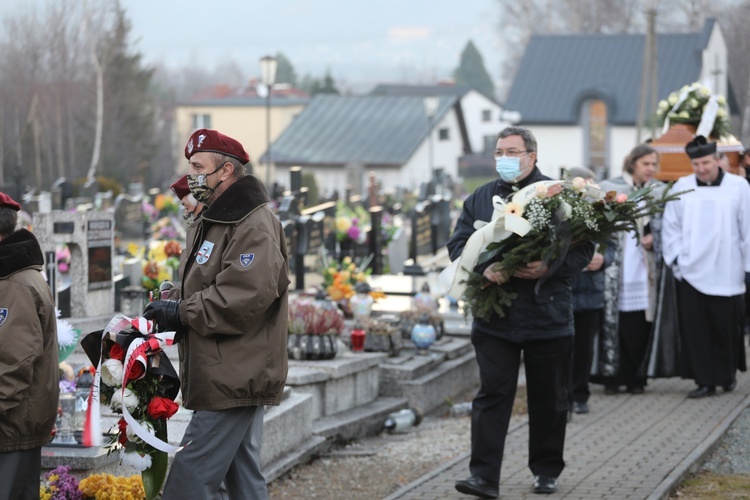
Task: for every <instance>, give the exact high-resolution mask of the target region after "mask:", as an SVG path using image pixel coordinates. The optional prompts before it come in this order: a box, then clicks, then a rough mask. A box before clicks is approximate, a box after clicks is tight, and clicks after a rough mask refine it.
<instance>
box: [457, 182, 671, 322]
mask: <svg viewBox="0 0 750 500" xmlns="http://www.w3.org/2000/svg"><path fill="white" fill-rule="evenodd" d="M668 188H669V186H667V188H666V189H664V190H663V191H662V193H661V194H659V195H654V193H652V191H653V186H650V187H647V188H643V189H638V190H636V191H634V192H632V193H630V194H629V195H626V194H622V193H621V194H617V192H615V191H609V192H606V193H605V192H603V191H602V190H601V189H599V188H598V187H597V186H595V185H589V184H587V183H586V181H585V180H584V179H583V178H580V177H576V178H575V179H573V180H572V181H541V182H536V183H534V184H532V185H530V186H527V187H526V188H524V189H522V190H521V191H519V192H517V193H516V194H515V195H514V196H513V198H512V201H510V202H508V203H502V204H501V206H499V207H498V204H497V203H496V209H495V215H494V216H493V220H495V219H497V218H499V217H501V216H502V217H504V218H506V219H508V220H506V221H505V225H506V227H507V226H509V225H510V223H511V222H513V221H515V222H514V223H516V224H518V223H521V225H522V226H523V230H518V231H515V232H514V231H502V232H500V233H495V234H496V237H495V239H493V241H491V242H490V243H489V244H487V245H486V246H485V247H484V248H483V249H482V251H481V252H480V253H479V255H478V258H476V262H474V261H473V260H470V261H468V262H469V264H466V263H464V268H463V269H462V271H463V274H462V275H461V276H464V278H465V279H461V278H458V279H461V281H460V283H461V284H462V285H464V286H461V287H458V289H459V290H461V291H462V298H463V299H464V301H465V308H464V312H465V314H469V313H471V315H472V316H474V317H475V318H481V319H484V320H485V321H487V320H489V319H490V318H491V316H492V314H493V313H494V314H497V315H498V316H500V317H504V316H505V312H506V310H507V308H508V307H510V305H511V304H512V301H513V300H514V299H515V298H516V294H515V293H513V292H511V291H509V290H508V289H507V288H506V287H505V286H504V285H497V284H495V283H494V282H491V281H489V280H488V279H487V278H485V277H484V275H482V274H479V273H476V272H474V270H473V268H474V266H475V265H478V264H482V263H486V262H489V261H496V260H497V259H498V257H499V258H500V260H499V261H497V262H494V263H493V264H492V270H493V271H497V272H502V273H503V274H505V275H506V276H513V274H514V273H515V272H516V271H518V270H519V269H521V268H522V267H525V266H526V264H527V263H529V262H535V261H542V262H544V263H545V264H546V265H547V266H548V267H549V268H550V273H552V272H554V270H555V269H556V265H558V264H559V263H560V262H561V261H562V260H563V259H564V258H565V255H566V254H567V252H568V250H569V249H571V248H573V247H575V246H577V245H580V244H582V243H584V242H587V241H592V242H594V243H596V244H598V245H599V251H600V252H603V251H604V249H605V248H606V243H607V241H608V240H610V239H611V238H612V236H613V235H614V234H615V233H617V232H619V231H634V230H635V229H636V221H637V220H638V219H639V218H641V217H645V216H650V215H654V214H656V213H658V212H661V211H663V209H664V204H665V203H667V202H669V201H671V200H674V199H677V198H678V197H679V195H680V194H683V193H674V194H670V193H669V189H668ZM498 234H499V237H497V235H498ZM467 246H468V244H467ZM464 253H466V248H464ZM462 258H463V256H462ZM459 265H460V264H459ZM454 279H455V278H454ZM454 289H455V288H454ZM454 289H452V290H454Z"/></svg>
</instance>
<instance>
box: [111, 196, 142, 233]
mask: <svg viewBox="0 0 750 500" xmlns="http://www.w3.org/2000/svg"><path fill="white" fill-rule="evenodd" d="M114 205H115V230H116V231H117V233H118V235H119V236H120V238H121V239H122V240H126V241H127V240H137V241H139V242H140V241H141V240H143V238H144V237H145V224H144V219H143V197H142V196H130V195H127V194H120V195H117V198H115V203H114Z"/></svg>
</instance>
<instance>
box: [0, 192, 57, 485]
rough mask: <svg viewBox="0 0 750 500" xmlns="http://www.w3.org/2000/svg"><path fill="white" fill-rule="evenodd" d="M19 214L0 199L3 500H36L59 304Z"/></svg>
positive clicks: (48, 430)
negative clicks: (18, 223)
mask: <svg viewBox="0 0 750 500" xmlns="http://www.w3.org/2000/svg"><path fill="white" fill-rule="evenodd" d="M20 209H21V206H20V205H19V204H18V203H16V202H15V201H14V200H13V199H12V198H11V197H10V196H8V195H6V194H4V193H0V478H2V479H1V480H0V499H6V498H39V475H40V473H41V467H42V446H43V445H45V444H47V443H48V442H49V440H50V438H51V434H52V427H53V426H54V424H55V417H56V416H57V400H58V396H59V388H58V380H59V378H60V377H59V375H58V367H57V321H56V319H55V318H56V314H55V301H54V300H53V298H52V292H51V290H50V288H49V285H47V282H46V281H45V280H44V277H43V276H42V272H41V271H42V269H43V268H44V257H43V256H42V250H41V248H40V247H39V242H38V241H37V240H36V238H35V237H34V235H33V234H31V233H30V232H29V231H27V230H26V229H19V230H18V231H16V230H15V228H16V221H17V218H18V211H19V210H20Z"/></svg>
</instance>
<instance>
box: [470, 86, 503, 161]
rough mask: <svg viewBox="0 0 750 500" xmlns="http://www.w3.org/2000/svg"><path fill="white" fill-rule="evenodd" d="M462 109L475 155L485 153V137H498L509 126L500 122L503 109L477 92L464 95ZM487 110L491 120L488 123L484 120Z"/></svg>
mask: <svg viewBox="0 0 750 500" xmlns="http://www.w3.org/2000/svg"><path fill="white" fill-rule="evenodd" d="M461 108H462V109H463V112H464V122H465V123H466V130H467V131H468V134H469V143H470V144H471V151H472V152H473V153H481V152H482V151H484V138H485V136H494V137H497V133H498V132H500V130H501V129H503V128H505V127H507V126H508V124H507V123H504V122H502V121H501V120H500V113H502V111H503V109H502V108H501V107H500V106H499V105H498V104H495V103H494V102H492V101H491V100H489V99H487V98H486V97H485V96H483V95H482V94H480V93H479V92H477V91H476V90H470V91H469V92H467V93H466V95H464V97H463V98H462V99H461ZM485 110H488V111H489V112H490V120H489V121H486V122H485V121H483V120H482V112H483V111H485Z"/></svg>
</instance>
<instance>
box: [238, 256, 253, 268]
mask: <svg viewBox="0 0 750 500" xmlns="http://www.w3.org/2000/svg"><path fill="white" fill-rule="evenodd" d="M254 260H255V254H254V253H243V254H240V264H242V267H250V264H252V263H253V261H254Z"/></svg>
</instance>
